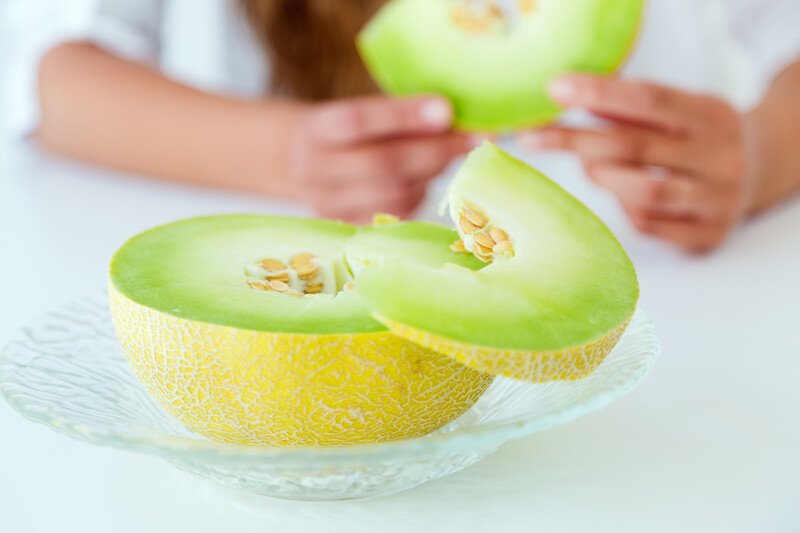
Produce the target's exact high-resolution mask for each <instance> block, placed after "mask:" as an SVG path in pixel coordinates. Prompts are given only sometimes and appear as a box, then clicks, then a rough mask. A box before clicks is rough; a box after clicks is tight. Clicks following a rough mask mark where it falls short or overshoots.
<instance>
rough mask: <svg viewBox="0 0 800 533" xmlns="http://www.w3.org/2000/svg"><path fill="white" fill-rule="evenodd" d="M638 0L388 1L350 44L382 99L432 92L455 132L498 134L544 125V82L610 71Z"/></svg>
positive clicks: (634, 22)
mask: <svg viewBox="0 0 800 533" xmlns="http://www.w3.org/2000/svg"><path fill="white" fill-rule="evenodd" d="M643 5H644V1H643V0H517V1H513V0H501V1H493V0H393V1H391V2H389V3H388V4H387V5H386V6H385V7H384V8H383V9H381V11H379V12H378V14H377V15H376V16H375V17H374V18H373V19H372V20H371V21H370V22H369V23H368V24H367V26H366V27H365V28H364V30H363V31H362V32H361V34H360V36H359V38H358V43H357V44H358V48H359V50H360V52H361V55H362V57H363V59H364V62H365V64H366V66H367V68H368V69H369V71H370V72H371V73H372V75H373V77H374V78H375V80H376V81H377V83H378V85H380V86H381V88H383V89H384V90H385V91H387V92H388V93H390V94H397V95H409V94H421V93H433V94H440V95H442V96H444V97H446V98H448V99H449V100H450V101H451V102H452V103H453V106H454V108H455V114H456V126H458V127H459V128H461V129H466V130H477V131H498V130H500V131H502V130H511V129H517V128H521V127H526V126H528V127H530V126H535V125H540V124H544V123H547V122H551V121H553V120H554V119H555V118H556V117H557V116H558V115H559V113H560V112H561V108H560V107H559V106H558V105H557V104H556V103H555V102H554V101H553V100H552V99H551V98H550V96H549V95H548V93H547V89H546V88H547V84H548V83H549V82H550V81H551V80H553V79H554V78H555V77H557V76H559V75H561V74H568V73H572V72H584V73H594V74H609V73H611V72H613V71H614V70H616V69H617V68H618V67H619V65H620V64H621V63H622V62H623V60H624V59H625V58H626V57H627V55H628V53H629V51H630V49H631V48H632V46H633V44H634V41H635V39H636V36H637V34H638V29H639V24H640V19H641V17H642V11H643Z"/></svg>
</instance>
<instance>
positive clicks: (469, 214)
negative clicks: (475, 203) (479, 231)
mask: <svg viewBox="0 0 800 533" xmlns="http://www.w3.org/2000/svg"><path fill="white" fill-rule="evenodd" d="M464 217H465V218H466V219H467V220H469V221H470V222H472V223H473V224H474V225H475V227H477V228H482V227H484V226H485V225H486V223H487V222H489V219H487V218H486V215H484V214H483V213H479V212H478V211H475V210H474V209H470V208H469V207H465V208H464Z"/></svg>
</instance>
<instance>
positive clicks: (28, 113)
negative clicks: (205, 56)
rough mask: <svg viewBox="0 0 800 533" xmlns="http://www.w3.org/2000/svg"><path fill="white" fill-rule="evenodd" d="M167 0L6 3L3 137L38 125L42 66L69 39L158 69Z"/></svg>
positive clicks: (3, 13)
mask: <svg viewBox="0 0 800 533" xmlns="http://www.w3.org/2000/svg"><path fill="white" fill-rule="evenodd" d="M164 2H165V0H6V1H5V5H4V6H3V7H2V8H0V9H2V11H0V18H1V19H2V20H0V21H1V22H2V23H3V25H4V26H6V28H7V30H6V31H4V32H3V33H4V34H5V35H3V36H2V42H0V45H3V46H5V47H6V52H5V55H7V56H8V58H7V60H6V62H7V63H8V66H7V69H8V70H7V72H8V73H9V74H8V75H7V76H6V79H5V80H4V81H2V83H3V84H4V85H5V87H3V88H2V89H3V90H2V91H0V95H2V97H3V99H2V101H0V117H2V119H0V120H2V122H0V133H4V134H7V135H11V136H15V137H24V136H26V135H29V134H30V133H32V132H33V131H34V130H35V129H36V127H37V125H38V123H39V113H40V110H39V99H38V77H39V63H40V62H41V59H42V57H43V56H44V55H45V54H46V53H47V51H48V50H50V49H52V48H53V47H55V46H57V45H59V44H61V43H64V42H69V41H86V42H91V43H93V44H95V45H97V46H99V47H101V48H103V49H105V50H108V51H109V52H111V53H113V54H116V55H119V56H120V57H124V58H126V59H129V60H132V61H138V62H142V63H147V64H152V65H156V64H157V63H158V57H159V53H160V34H161V19H162V12H163V4H164Z"/></svg>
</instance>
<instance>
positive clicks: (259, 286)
mask: <svg viewBox="0 0 800 533" xmlns="http://www.w3.org/2000/svg"><path fill="white" fill-rule="evenodd" d="M247 285H248V286H249V287H250V288H251V289H255V290H257V291H269V290H271V289H270V287H269V285H267V284H266V283H262V282H260V281H256V280H254V279H248V280H247Z"/></svg>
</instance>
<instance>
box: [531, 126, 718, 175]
mask: <svg viewBox="0 0 800 533" xmlns="http://www.w3.org/2000/svg"><path fill="white" fill-rule="evenodd" d="M517 139H518V142H519V143H520V145H522V146H523V147H524V148H528V149H533V150H536V149H543V148H548V149H553V150H569V151H572V152H575V153H576V154H577V155H578V156H579V157H581V158H584V159H604V160H616V161H624V162H626V163H629V164H637V165H656V166H663V167H672V168H678V169H681V170H685V171H693V170H696V169H697V168H699V167H701V166H702V165H703V162H702V159H703V158H702V157H696V156H695V155H694V152H695V150H696V148H694V146H693V145H692V144H691V143H689V142H688V141H686V140H683V139H679V138H676V137H670V136H667V135H662V134H659V133H655V132H644V131H642V130H640V129H637V128H630V127H626V126H618V127H616V128H613V129H611V130H608V131H599V130H584V129H575V128H562V127H555V128H547V129H543V130H538V131H531V132H527V133H523V134H520V135H519V136H518V138H517ZM695 167H697V168H695Z"/></svg>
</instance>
